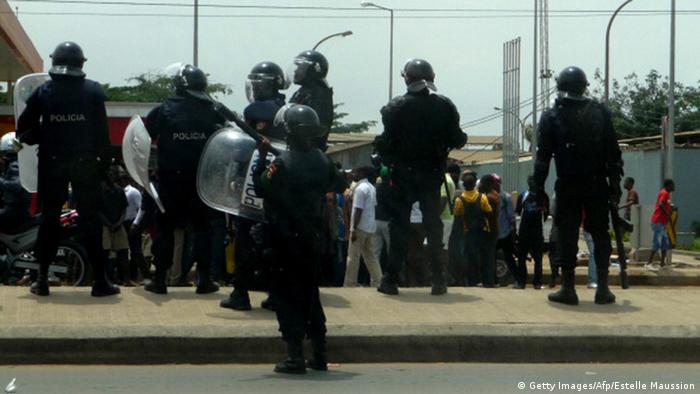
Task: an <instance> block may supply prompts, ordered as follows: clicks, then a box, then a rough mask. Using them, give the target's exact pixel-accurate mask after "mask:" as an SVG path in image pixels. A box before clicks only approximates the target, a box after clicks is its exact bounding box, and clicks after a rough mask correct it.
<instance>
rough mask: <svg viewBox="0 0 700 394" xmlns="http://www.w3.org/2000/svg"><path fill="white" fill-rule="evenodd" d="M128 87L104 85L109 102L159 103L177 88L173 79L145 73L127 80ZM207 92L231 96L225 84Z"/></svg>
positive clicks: (217, 84)
mask: <svg viewBox="0 0 700 394" xmlns="http://www.w3.org/2000/svg"><path fill="white" fill-rule="evenodd" d="M127 82H129V83H133V85H128V86H110V85H109V84H105V85H103V86H102V87H103V89H104V91H105V94H106V95H107V100H108V101H131V102H139V103H159V102H161V101H163V100H165V99H166V98H168V97H170V96H172V95H173V91H174V89H175V87H174V86H173V80H172V78H171V77H168V76H166V75H162V74H155V73H144V74H138V75H136V76H134V77H131V78H129V79H127ZM207 92H209V93H210V94H212V95H217V94H223V95H226V94H231V89H230V88H229V87H228V86H227V85H224V84H220V83H210V84H209V86H208V87H207Z"/></svg>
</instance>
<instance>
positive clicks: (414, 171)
mask: <svg viewBox="0 0 700 394" xmlns="http://www.w3.org/2000/svg"><path fill="white" fill-rule="evenodd" d="M402 75H403V77H404V81H405V82H406V87H407V90H408V91H407V93H406V94H405V95H403V96H399V97H396V98H394V99H393V100H391V101H390V102H389V103H388V104H387V105H386V106H385V107H384V108H382V111H381V113H382V121H383V123H384V132H383V133H382V135H380V136H378V137H377V138H376V139H375V148H376V150H377V152H378V153H379V154H380V155H381V157H382V160H383V161H384V162H385V163H387V164H389V165H390V166H391V185H392V186H391V191H390V196H391V200H392V206H393V208H394V209H392V218H391V223H390V231H391V247H390V251H389V266H388V270H387V273H386V274H385V275H384V278H383V279H382V284H381V285H380V287H379V289H378V290H379V291H380V292H382V293H385V294H391V295H396V294H398V288H397V283H398V277H399V272H400V271H401V268H402V266H403V261H404V260H405V258H406V253H407V251H406V250H407V242H408V241H407V234H406V231H407V229H408V227H409V219H410V212H411V206H412V204H413V203H414V202H415V201H419V202H420V207H421V211H422V213H423V224H424V225H425V229H426V233H427V238H428V249H429V252H430V258H431V271H432V282H433V289H432V291H431V292H432V294H435V295H439V294H444V293H445V292H446V291H447V290H446V287H445V278H444V267H443V264H442V262H441V257H440V254H441V250H442V231H443V224H442V221H441V219H440V208H441V207H440V187H441V185H442V183H443V181H444V173H445V166H446V159H447V155H448V153H449V151H450V149H453V148H459V147H462V146H464V144H465V143H466V141H467V136H466V134H464V133H463V132H462V130H461V128H460V126H459V113H458V112H457V109H456V107H455V106H454V104H453V103H452V102H451V101H450V100H449V99H448V98H446V97H444V96H440V95H437V94H433V93H431V92H430V91H431V90H436V88H435V85H434V79H435V73H434V72H433V68H432V66H431V65H430V63H428V62H426V61H425V60H422V59H410V60H409V61H408V62H406V64H405V65H404V70H403V72H402Z"/></svg>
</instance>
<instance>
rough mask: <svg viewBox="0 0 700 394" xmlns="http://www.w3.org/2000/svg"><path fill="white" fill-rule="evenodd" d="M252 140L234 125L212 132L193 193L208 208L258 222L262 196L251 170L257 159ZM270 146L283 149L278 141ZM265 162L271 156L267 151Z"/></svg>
mask: <svg viewBox="0 0 700 394" xmlns="http://www.w3.org/2000/svg"><path fill="white" fill-rule="evenodd" d="M256 145H257V144H256V142H255V140H254V139H252V138H251V137H249V136H248V135H247V134H246V133H244V132H243V131H242V130H241V129H239V128H238V127H237V126H233V125H231V126H228V127H226V128H223V129H221V130H219V131H217V132H216V133H215V134H214V135H212V136H211V137H210V138H209V140H208V141H207V144H206V145H205V147H204V150H203V151H202V156H201V158H200V159H199V168H198V170H197V192H198V193H199V197H200V198H201V199H202V201H203V202H204V203H205V204H207V205H208V206H209V207H211V208H213V209H216V210H218V211H222V212H226V213H229V214H231V215H235V216H241V217H244V218H247V219H251V220H255V221H258V222H263V221H265V213H264V211H263V204H262V198H260V197H259V196H258V195H257V194H256V193H255V186H254V185H253V172H254V171H255V166H256V165H257V162H258V151H257V150H256ZM273 146H274V147H276V148H278V149H281V150H283V149H284V148H285V147H284V145H283V144H281V143H273ZM266 159H267V163H270V162H271V161H272V160H273V159H274V155H272V154H271V153H270V154H268V156H267V158H266Z"/></svg>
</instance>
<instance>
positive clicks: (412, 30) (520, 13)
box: [9, 0, 700, 135]
mask: <svg viewBox="0 0 700 394" xmlns="http://www.w3.org/2000/svg"><path fill="white" fill-rule="evenodd" d="M100 1H105V0H94V1H93V2H94V3H97V2H100ZM115 1H119V2H122V1H125V0H115ZM9 3H10V5H11V6H12V7H13V8H15V7H17V8H18V9H19V19H20V22H21V23H22V25H23V26H24V28H25V30H26V31H27V33H28V34H29V37H30V38H31V39H32V40H33V42H34V45H35V46H36V48H37V50H38V51H39V53H40V54H41V55H42V56H43V57H44V62H45V67H48V66H49V65H50V59H49V56H48V55H49V54H50V53H51V52H52V50H53V48H54V47H55V45H56V44H57V43H58V42H60V41H64V40H73V41H76V42H78V43H79V44H80V45H81V46H82V47H83V49H84V51H85V54H86V57H87V58H88V62H87V63H86V66H85V70H86V72H87V74H88V77H89V78H92V79H96V80H98V81H100V82H103V83H110V84H112V85H124V84H126V79H127V78H129V77H131V76H133V75H136V74H139V73H142V72H146V71H158V70H161V69H163V68H165V67H166V66H167V65H168V64H170V63H173V62H176V61H184V62H191V61H192V46H193V39H192V31H193V23H192V18H191V17H189V16H186V15H191V12H192V8H191V7H188V8H185V7H177V6H167V7H165V6H134V5H99V4H84V3H83V4H66V3H60V4H56V3H51V2H42V1H36V2H34V1H32V2H29V1H9ZM131 3H132V4H136V3H140V4H143V3H144V2H142V1H132V2H131ZM148 3H169V4H173V3H179V4H192V3H193V1H185V0H150V1H148ZM359 3H360V2H359V0H358V1H351V0H286V1H285V0H245V1H229V0H200V14H201V18H200V57H199V65H200V67H201V68H203V69H204V70H205V71H206V72H207V73H209V74H210V78H211V80H212V81H215V82H221V83H225V84H228V85H230V87H231V88H232V89H233V94H232V95H231V96H228V97H225V98H223V101H224V102H225V103H226V104H228V105H230V106H231V107H232V108H233V109H235V110H237V111H242V109H243V108H244V106H245V105H246V104H247V101H246V99H245V93H244V83H245V77H246V75H247V73H248V72H249V71H250V68H251V67H252V66H253V65H254V64H255V63H257V62H260V61H263V60H271V61H274V62H276V63H278V64H280V65H281V66H282V68H283V69H286V68H287V67H288V65H289V64H290V63H291V60H292V59H293V57H294V56H295V55H296V54H298V53H299V52H301V51H303V50H306V49H310V48H311V47H312V46H313V45H314V44H315V43H316V42H317V41H318V40H319V39H321V38H322V37H324V36H326V35H328V34H332V33H336V32H340V31H344V30H352V31H353V32H354V34H353V35H352V36H349V37H346V38H334V39H331V40H329V41H327V42H325V43H323V44H322V45H321V47H320V48H319V50H320V51H321V52H322V53H324V54H325V55H326V57H327V58H328V60H329V62H330V73H329V76H328V80H329V82H330V84H331V85H332V86H333V88H334V91H335V95H334V98H335V101H336V102H343V103H345V105H344V106H343V107H342V110H343V111H344V112H348V113H349V116H348V118H347V119H348V120H349V121H354V122H356V121H362V120H379V109H380V108H381V106H382V105H384V104H385V103H386V102H387V99H388V80H389V18H388V12H386V11H381V10H373V9H361V8H360V7H359ZM376 3H377V4H380V5H382V6H385V7H389V8H396V9H404V10H403V11H396V12H395V30H394V67H393V68H394V78H393V80H394V95H399V94H402V93H403V91H404V85H403V81H402V80H401V78H400V73H399V70H400V68H401V66H402V65H403V63H404V61H405V60H406V59H408V58H410V57H421V58H425V59H427V60H428V61H430V62H431V63H432V65H433V67H434V69H435V72H436V74H437V77H436V85H437V86H438V88H439V92H440V93H442V94H445V95H447V96H449V97H450V98H452V99H453V101H454V102H455V103H456V105H457V107H458V109H459V111H460V113H461V116H462V120H463V122H467V121H470V120H473V119H477V118H480V117H483V116H485V115H489V114H491V113H493V112H494V111H493V107H494V106H501V103H502V100H503V98H502V67H503V66H502V62H503V59H502V46H503V42H505V41H508V40H510V39H513V38H515V37H522V69H521V72H522V73H521V99H522V100H524V99H526V98H527V97H529V96H531V94H532V51H533V47H532V37H533V21H532V8H533V1H532V0H461V1H458V0H452V1H450V0H431V1H425V0H377V1H376ZM621 3H622V0H619V1H618V0H586V1H579V0H550V5H549V6H550V11H551V15H550V23H549V45H550V62H551V68H552V69H553V70H555V71H559V70H560V69H562V68H563V67H565V66H568V65H574V64H575V65H578V66H580V67H582V68H583V69H584V70H585V71H586V72H587V73H588V74H589V77H591V78H592V74H593V72H594V70H595V69H596V68H601V69H602V68H603V66H604V42H605V27H606V25H607V22H608V19H609V15H610V14H611V13H612V10H614V8H616V6H617V5H619V4H621ZM670 3H671V2H670V0H635V1H633V2H632V3H630V4H629V5H628V6H627V7H626V10H628V11H635V12H637V14H636V15H631V14H623V15H620V16H619V17H618V19H617V20H616V21H615V24H614V27H613V35H612V41H611V42H612V62H611V63H612V66H611V72H612V76H613V78H618V79H621V78H622V77H624V76H625V75H627V74H629V73H632V72H636V73H638V74H641V75H644V74H646V73H647V72H648V71H649V70H650V69H652V68H654V69H657V70H660V71H661V72H662V74H664V75H667V74H668V70H669V40H670V16H669V15H668V14H667V13H659V14H653V15H647V14H642V13H641V12H640V11H643V10H657V11H659V10H662V11H663V10H666V11H668V10H670ZM699 3H700V2H699V1H697V0H677V8H678V10H684V11H689V10H693V11H696V10H700V4H699ZM216 4H219V5H265V6H270V5H280V6H314V7H324V6H327V7H348V8H357V9H356V10H292V9H275V10H261V9H231V8H213V7H206V5H216ZM409 8H431V9H456V8H459V9H468V10H464V11H460V12H437V11H421V12H412V11H408V10H405V9H409ZM575 10H588V11H592V10H599V11H608V13H593V12H584V13H578V14H572V13H571V12H563V11H575ZM56 13H73V14H72V15H65V14H64V15H56ZM75 13H92V14H94V13H111V14H120V16H98V15H89V16H88V15H75ZM47 14H52V15H47ZM126 14H130V15H128V16H127V15H126ZM134 14H138V15H134ZM143 14H161V15H158V16H144V15H143ZM162 14H168V15H183V16H164V15H162ZM242 15H248V16H245V17H241V16H242ZM212 16H215V17H212ZM263 16H264V17H263ZM425 16H428V17H429V18H424V17H425ZM699 20H700V12H699V13H688V12H685V13H680V14H679V15H678V17H677V47H676V48H677V49H676V52H677V58H676V73H677V76H676V80H677V81H678V82H681V83H686V84H695V83H697V81H698V80H699V79H700V76H699V74H700V56H698V55H697V53H698V50H697V44H696V42H697V39H698V37H700V23H698V21H699ZM294 89H295V87H292V88H290V90H289V91H288V96H291V93H292V92H293V90H294ZM529 112H530V108H528V109H523V110H522V111H521V116H524V115H526V114H527V113H529ZM376 131H381V128H380V127H377V130H376ZM466 131H467V132H468V133H472V134H490V135H493V134H500V133H501V120H500V119H498V120H495V121H492V122H490V123H486V124H482V125H479V126H477V127H474V128H469V129H467V130H466Z"/></svg>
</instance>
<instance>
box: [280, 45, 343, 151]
mask: <svg viewBox="0 0 700 394" xmlns="http://www.w3.org/2000/svg"><path fill="white" fill-rule="evenodd" d="M327 75H328V60H327V59H326V57H325V56H323V54H321V53H320V52H317V51H314V50H311V51H304V52H302V53H300V54H299V55H298V56H297V57H296V58H295V59H294V73H293V76H292V77H293V80H294V83H295V84H297V85H300V88H299V90H297V91H296V92H295V93H294V95H292V97H291V98H290V99H289V102H290V103H296V104H303V105H306V106H309V107H311V108H312V109H313V110H314V111H315V112H316V114H317V115H318V118H319V121H320V123H321V127H322V128H323V135H322V136H321V137H319V138H318V139H317V144H316V146H317V147H318V148H319V149H321V150H322V151H324V152H325V150H326V149H327V148H328V147H327V145H326V142H327V141H328V133H329V132H330V130H331V126H332V125H333V89H331V87H330V86H329V85H328V81H326V76H327Z"/></svg>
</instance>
